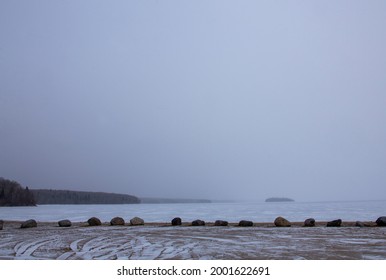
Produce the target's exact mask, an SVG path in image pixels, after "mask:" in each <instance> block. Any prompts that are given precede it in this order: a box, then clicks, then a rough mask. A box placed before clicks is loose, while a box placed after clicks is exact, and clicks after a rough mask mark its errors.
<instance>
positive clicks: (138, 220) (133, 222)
mask: <svg viewBox="0 0 386 280" xmlns="http://www.w3.org/2000/svg"><path fill="white" fill-rule="evenodd" d="M144 224H145V221H144V220H143V219H141V218H138V217H134V218H132V219H131V220H130V225H132V226H143V225H144Z"/></svg>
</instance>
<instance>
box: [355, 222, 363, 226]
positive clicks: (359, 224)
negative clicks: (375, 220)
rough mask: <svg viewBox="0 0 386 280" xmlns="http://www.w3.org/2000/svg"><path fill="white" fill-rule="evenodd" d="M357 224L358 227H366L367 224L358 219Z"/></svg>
mask: <svg viewBox="0 0 386 280" xmlns="http://www.w3.org/2000/svg"><path fill="white" fill-rule="evenodd" d="M355 226H356V227H365V224H364V223H363V222H360V221H356V222H355Z"/></svg>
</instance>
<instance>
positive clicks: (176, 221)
mask: <svg viewBox="0 0 386 280" xmlns="http://www.w3.org/2000/svg"><path fill="white" fill-rule="evenodd" d="M180 225H182V220H181V218H180V217H175V218H174V219H173V220H172V226H180Z"/></svg>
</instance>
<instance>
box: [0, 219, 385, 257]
mask: <svg viewBox="0 0 386 280" xmlns="http://www.w3.org/2000/svg"><path fill="white" fill-rule="evenodd" d="M19 227H20V223H19V222H7V221H6V222H5V224H4V229H3V230H2V231H0V259H26V260H28V259H62V260H71V259H103V260H106V259H132V260H153V259H183V260H186V259H234V260H235V259H316V260H318V259H386V228H381V227H369V228H357V227H342V228H327V227H324V226H318V227H315V228H302V227H299V226H295V227H291V228H274V227H251V228H240V227H235V226H229V227H213V226H205V227H191V226H181V227H172V226H160V225H148V226H137V227H133V226H120V227H112V226H108V225H102V226H98V227H88V226H85V225H84V224H82V223H77V224H75V225H73V226H72V227H70V228H60V227H58V226H57V224H55V223H40V224H38V227H37V228H31V229H20V228H19Z"/></svg>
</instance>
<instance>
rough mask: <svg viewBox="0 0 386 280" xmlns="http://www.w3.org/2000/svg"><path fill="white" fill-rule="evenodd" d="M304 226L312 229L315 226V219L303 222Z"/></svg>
mask: <svg viewBox="0 0 386 280" xmlns="http://www.w3.org/2000/svg"><path fill="white" fill-rule="evenodd" d="M304 226H305V227H314V226H315V219H313V218H309V219H307V220H305V221H304Z"/></svg>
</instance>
